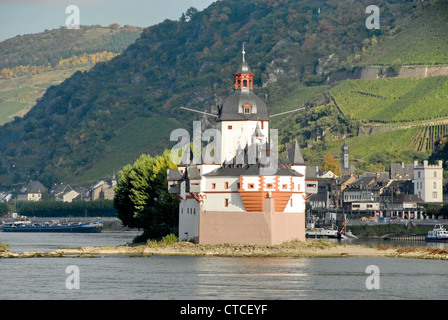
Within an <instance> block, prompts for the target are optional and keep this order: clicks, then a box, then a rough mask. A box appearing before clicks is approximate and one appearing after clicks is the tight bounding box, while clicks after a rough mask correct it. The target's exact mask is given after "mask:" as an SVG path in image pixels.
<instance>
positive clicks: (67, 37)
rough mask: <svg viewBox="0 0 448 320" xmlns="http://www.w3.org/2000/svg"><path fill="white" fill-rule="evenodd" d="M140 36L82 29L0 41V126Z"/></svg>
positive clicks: (123, 30) (134, 31)
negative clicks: (50, 90)
mask: <svg viewBox="0 0 448 320" xmlns="http://www.w3.org/2000/svg"><path fill="white" fill-rule="evenodd" d="M140 32H141V29H140V28H135V27H129V26H126V27H119V26H117V25H113V26H111V27H97V26H95V27H94V26H83V27H81V28H80V29H77V30H69V29H66V28H59V29H55V30H47V31H45V32H42V33H38V34H29V35H24V36H17V37H14V38H12V39H8V40H5V41H2V42H0V124H4V123H6V122H9V121H12V120H13V118H14V117H15V116H18V117H21V116H23V115H24V114H26V112H28V111H29V109H31V107H33V106H34V105H35V104H36V102H37V100H38V99H40V98H41V97H42V96H43V94H44V93H45V91H46V89H47V88H48V87H50V86H51V85H58V84H60V83H61V82H62V81H63V80H65V79H66V78H68V77H70V76H71V75H73V74H74V73H75V72H76V71H87V70H89V69H90V68H91V67H92V66H93V65H95V63H98V62H103V61H108V60H110V59H112V58H113V57H115V56H116V55H117V54H119V53H121V52H122V51H123V50H124V49H125V48H126V47H128V46H129V45H130V44H131V43H133V42H134V41H135V39H136V38H137V37H138V36H139V35H140Z"/></svg>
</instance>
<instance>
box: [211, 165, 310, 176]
mask: <svg viewBox="0 0 448 320" xmlns="http://www.w3.org/2000/svg"><path fill="white" fill-rule="evenodd" d="M261 169H262V167H261V166H260V165H258V164H245V165H243V166H241V167H221V168H218V169H215V170H213V171H212V172H209V173H207V174H204V176H206V177H217V176H226V177H235V176H261V175H262V174H261ZM273 176H295V177H303V175H302V174H300V173H298V172H296V171H295V170H292V169H289V168H283V167H279V168H278V169H277V172H276V173H275V174H273Z"/></svg>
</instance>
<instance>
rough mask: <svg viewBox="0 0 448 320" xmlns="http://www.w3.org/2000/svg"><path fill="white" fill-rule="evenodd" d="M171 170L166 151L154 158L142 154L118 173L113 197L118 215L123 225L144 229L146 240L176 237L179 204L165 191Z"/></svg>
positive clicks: (171, 166) (171, 165)
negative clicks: (173, 234) (171, 235)
mask: <svg viewBox="0 0 448 320" xmlns="http://www.w3.org/2000/svg"><path fill="white" fill-rule="evenodd" d="M174 167H175V166H174V165H173V164H172V163H171V161H170V155H169V152H165V153H164V154H163V156H158V157H155V158H152V157H151V156H149V155H142V156H141V157H140V158H138V159H137V160H136V161H135V163H134V164H133V165H132V166H131V165H127V166H125V167H124V168H123V170H122V171H120V172H119V181H118V185H117V187H116V188H115V198H114V206H115V208H116V209H117V212H118V215H117V216H118V218H119V219H120V220H121V221H122V222H123V225H124V226H127V227H131V228H141V229H143V231H144V234H143V238H145V239H146V240H147V239H160V238H161V237H163V236H165V235H167V234H170V233H175V234H177V226H178V218H179V217H178V207H179V202H178V200H177V198H176V197H175V196H174V195H171V194H169V193H168V190H167V185H168V183H167V170H168V169H169V168H174Z"/></svg>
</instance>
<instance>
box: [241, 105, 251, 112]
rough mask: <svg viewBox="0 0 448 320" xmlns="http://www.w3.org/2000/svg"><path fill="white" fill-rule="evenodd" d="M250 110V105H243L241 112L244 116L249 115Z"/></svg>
mask: <svg viewBox="0 0 448 320" xmlns="http://www.w3.org/2000/svg"><path fill="white" fill-rule="evenodd" d="M251 109H252V105H250V104H245V105H243V112H244V113H245V114H250V112H251Z"/></svg>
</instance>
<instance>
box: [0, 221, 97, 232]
mask: <svg viewBox="0 0 448 320" xmlns="http://www.w3.org/2000/svg"><path fill="white" fill-rule="evenodd" d="M102 230H103V223H102V222H88V223H81V222H80V223H60V222H59V221H50V222H45V223H33V222H31V221H29V220H18V221H13V222H4V223H3V224H2V231H3V232H59V233H63V232H65V233H100V232H101V231H102Z"/></svg>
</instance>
